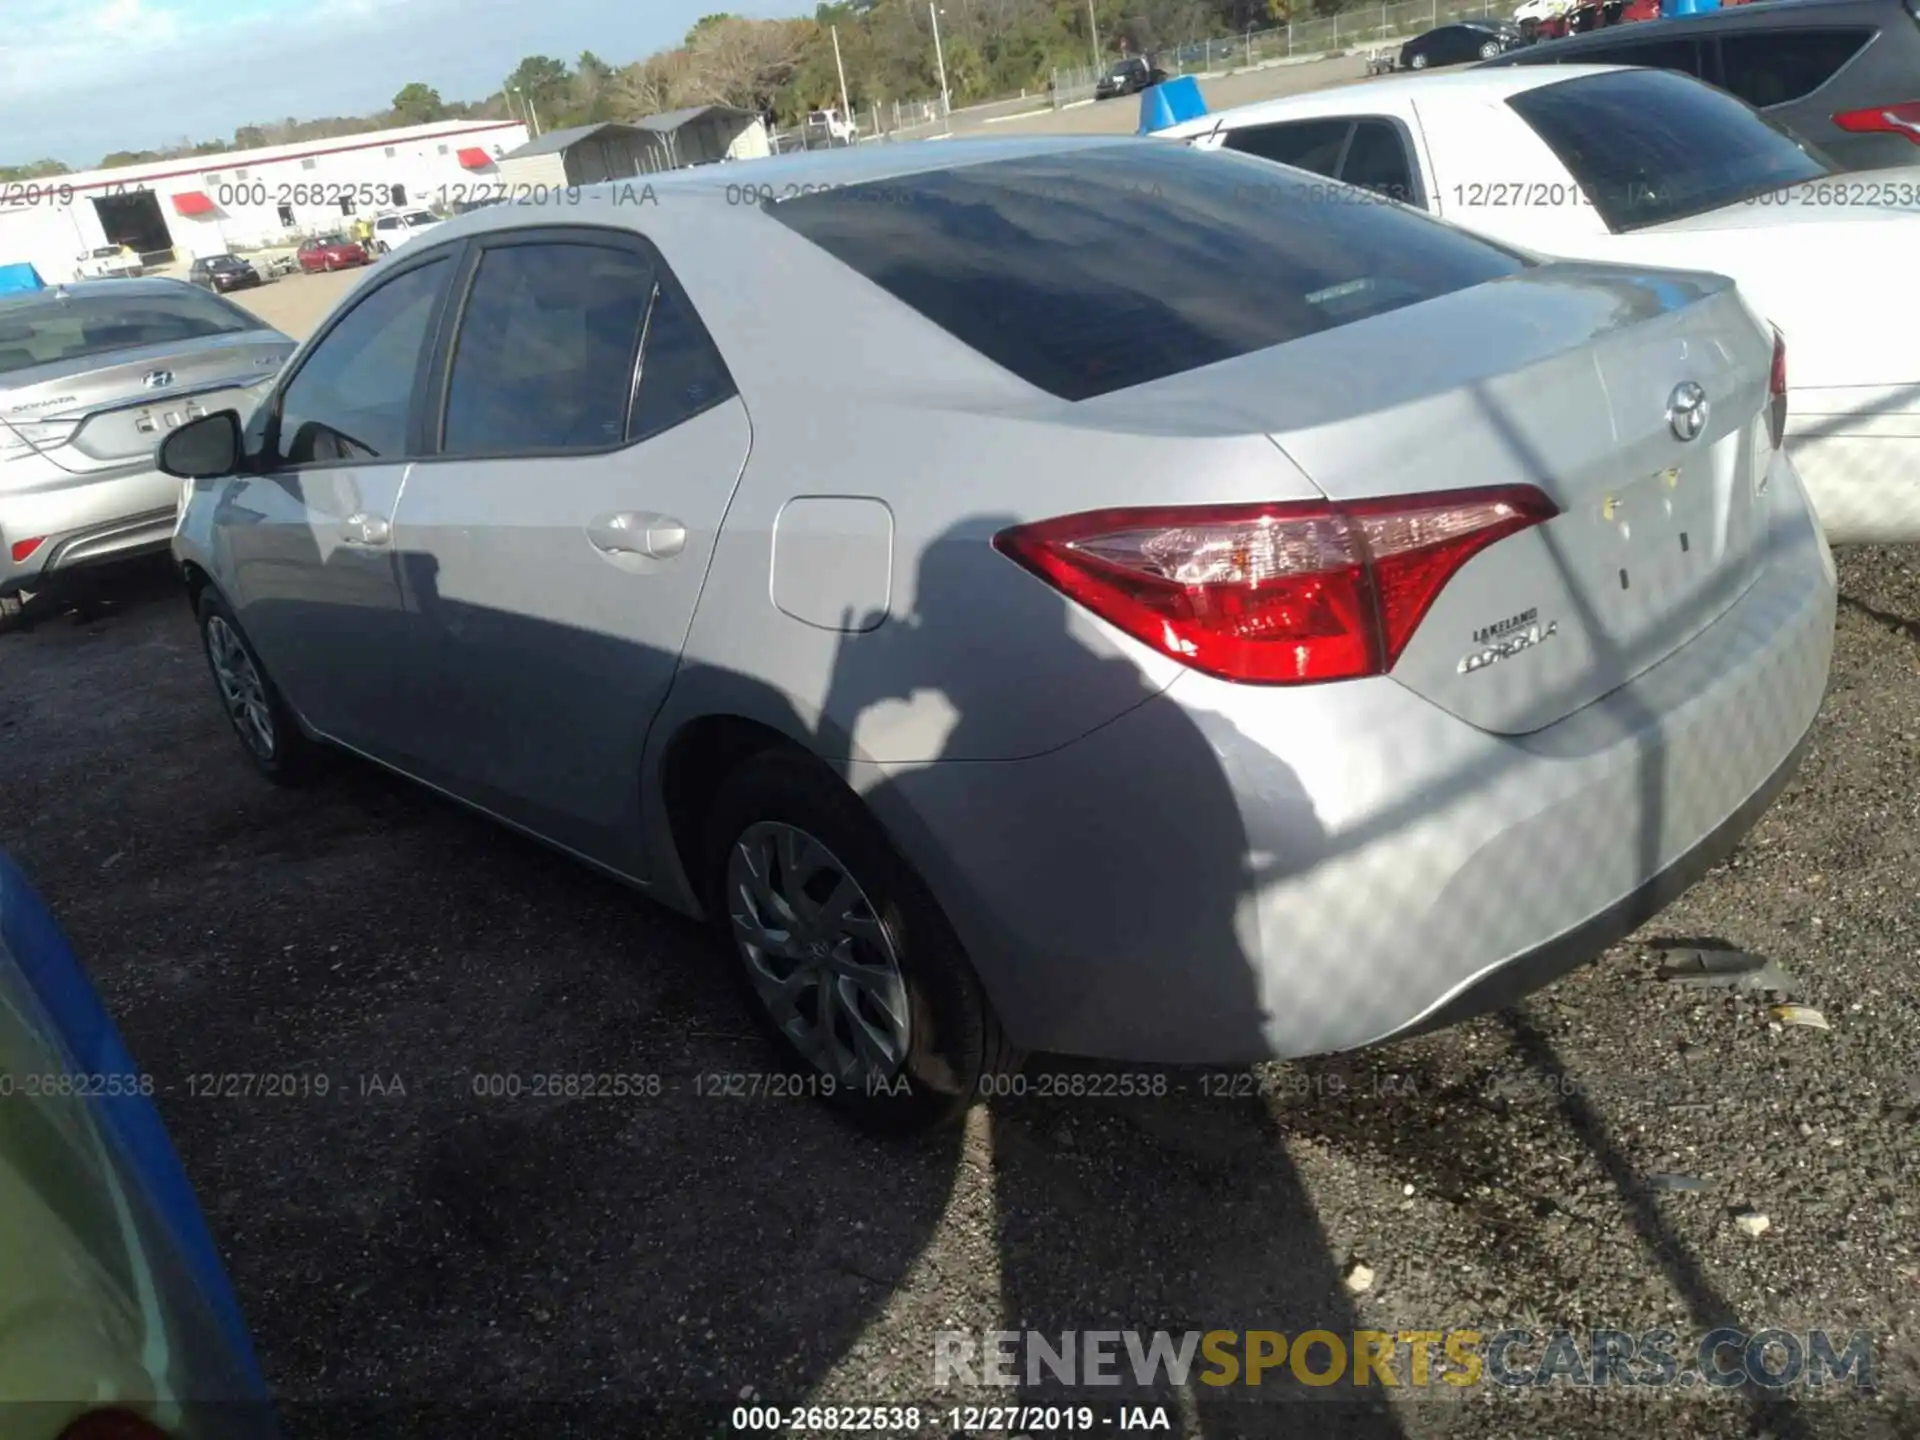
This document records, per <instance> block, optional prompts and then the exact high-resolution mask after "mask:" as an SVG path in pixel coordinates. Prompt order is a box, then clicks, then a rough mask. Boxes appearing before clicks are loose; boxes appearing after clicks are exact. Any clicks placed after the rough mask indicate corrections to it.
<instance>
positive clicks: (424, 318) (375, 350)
mask: <svg viewBox="0 0 1920 1440" xmlns="http://www.w3.org/2000/svg"><path fill="white" fill-rule="evenodd" d="M447 264H448V262H447V261H446V260H444V259H435V260H432V261H429V262H428V263H427V264H424V265H421V266H418V267H416V268H414V269H412V270H408V271H406V272H404V273H403V274H400V275H396V276H394V277H393V278H392V279H391V280H389V281H387V283H385V284H384V285H381V286H380V287H379V288H377V289H375V290H374V291H372V292H371V293H370V294H368V295H367V296H366V297H365V298H364V299H362V300H360V301H359V303H357V304H356V305H355V306H354V307H353V309H351V310H349V311H348V312H347V313H346V314H345V315H344V316H342V317H341V319H340V321H339V323H337V324H336V325H335V326H334V327H333V328H332V329H331V330H329V331H328V332H327V334H326V335H325V336H324V337H323V338H322V339H321V341H320V343H319V344H318V345H316V346H315V347H314V348H313V351H312V353H311V354H309V355H308V356H307V357H306V359H305V360H304V361H302V362H301V365H300V369H299V370H298V371H297V372H296V373H295V374H294V376H293V378H292V379H291V380H290V381H289V382H288V383H287V386H286V389H285V390H284V391H282V393H281V398H280V403H279V413H278V423H277V425H276V427H275V429H276V432H277V434H276V441H277V446H276V448H277V450H278V454H279V459H280V461H281V463H283V464H286V465H322V464H328V463H334V462H339V461H343V460H364V461H371V460H393V459H398V458H401V457H403V456H404V455H405V454H406V451H407V414H408V409H409V406H410V405H411V402H412V399H413V389H414V379H415V376H416V375H417V374H418V372H419V368H420V358H421V355H422V353H423V352H424V351H425V349H426V346H427V332H428V327H429V326H430V325H431V324H432V322H433V315H434V309H435V306H436V305H437V303H438V301H439V298H440V291H441V287H442V286H443V285H444V284H445V281H446V276H447Z"/></svg>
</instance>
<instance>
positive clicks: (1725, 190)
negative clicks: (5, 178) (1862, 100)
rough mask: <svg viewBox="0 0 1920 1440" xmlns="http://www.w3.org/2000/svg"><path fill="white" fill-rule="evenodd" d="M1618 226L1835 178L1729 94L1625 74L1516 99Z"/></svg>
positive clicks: (1670, 78) (1673, 79)
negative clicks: (1812, 181)
mask: <svg viewBox="0 0 1920 1440" xmlns="http://www.w3.org/2000/svg"><path fill="white" fill-rule="evenodd" d="M1507 104H1509V105H1511V106H1512V107H1513V109H1514V110H1515V112H1516V113H1518V114H1519V116H1520V118H1521V119H1522V120H1525V121H1526V122H1527V124H1528V125H1530V126H1532V127H1533V130H1534V133H1536V134H1537V135H1539V137H1540V138H1541V139H1542V140H1544V141H1546V142H1547V146H1548V148H1550V149H1551V150H1552V151H1553V153H1554V154H1555V155H1557V156H1558V157H1559V159H1560V163H1561V164H1563V165H1565V166H1566V167H1567V170H1568V172H1569V173H1570V174H1572V176H1573V178H1574V179H1575V180H1576V181H1578V182H1579V184H1580V188H1581V189H1582V190H1584V191H1586V194H1587V198H1588V199H1589V200H1591V201H1592V202H1593V208H1594V209H1595V210H1597V211H1599V212H1600V218H1601V219H1602V220H1605V221H1606V222H1607V225H1608V226H1609V227H1610V228H1611V229H1614V230H1640V229H1644V228H1645V227H1646V226H1649V225H1659V224H1662V223H1664V222H1666V221H1668V220H1680V219H1684V218H1685V217H1686V216H1689V215H1700V214H1704V213H1705V212H1706V211H1709V210H1718V209H1720V208H1721V207H1722V206H1726V205H1737V204H1739V203H1740V202H1742V201H1745V200H1751V199H1754V198H1755V197H1757V196H1760V195H1763V194H1765V193H1767V192H1768V191H1770V190H1775V189H1778V188H1780V187H1782V186H1786V185H1796V184H1799V183H1800V182H1802V181H1805V180H1815V179H1818V178H1819V177H1820V176H1822V175H1829V174H1833V173H1834V167H1833V165H1832V164H1831V162H1829V161H1828V160H1827V159H1826V157H1825V156H1823V155H1821V154H1820V153H1819V152H1818V151H1816V150H1814V149H1812V148H1811V147H1809V146H1807V145H1806V144H1805V143H1804V142H1802V141H1800V140H1798V139H1796V138H1795V137H1794V136H1793V135H1791V134H1789V133H1788V132H1787V131H1786V130H1784V129H1783V128H1781V127H1780V126H1778V125H1776V124H1774V123H1773V122H1772V121H1771V120H1768V119H1766V118H1764V117H1763V116H1761V115H1759V114H1758V113H1756V112H1755V111H1753V110H1751V109H1749V108H1748V107H1747V105H1746V104H1745V102H1743V101H1740V100H1736V99H1734V97H1733V96H1731V95H1729V94H1727V93H1726V92H1725V91H1724V90H1716V89H1715V88H1713V87H1712V86H1711V85H1706V84H1703V83H1701V82H1700V81H1698V80H1694V79H1692V78H1690V77H1688V76H1684V75H1676V74H1673V73H1672V72H1670V71H1666V70H1619V71H1614V72H1611V73H1609V74H1605V75H1588V76H1582V77H1580V78H1579V79H1575V80H1562V81H1559V82H1557V83H1555V84H1552V85H1542V86H1540V87H1539V88H1538V89H1535V90H1526V91H1522V92H1521V93H1520V94H1518V95H1513V96H1509V97H1508V99H1507Z"/></svg>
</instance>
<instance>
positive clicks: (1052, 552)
mask: <svg viewBox="0 0 1920 1440" xmlns="http://www.w3.org/2000/svg"><path fill="white" fill-rule="evenodd" d="M1558 513H1559V510H1558V508H1557V507H1556V506H1555V505H1554V503H1553V502H1552V501H1551V500H1549V499H1548V498H1547V497H1546V496H1545V495H1543V494H1541V493H1540V492H1539V491H1538V490H1536V489H1534V488H1533V487H1531V486H1513V487H1508V488H1502V489H1493V490H1456V491H1449V492H1445V493H1441V494H1434V495H1411V496H1402V497H1399V498H1396V499H1391V500H1368V501H1362V502H1356V503H1350V504H1333V505H1328V504H1320V503H1311V504H1305V505H1295V504H1283V505H1198V506H1183V507H1178V508H1166V509H1146V510H1102V511H1096V512H1093V513H1091V514H1083V515H1069V516H1065V517H1063V518H1061V519H1057V520H1043V521H1041V522H1039V523H1038V524H1034V525H1022V526H1018V527H1016V528H1015V529H1012V530H1005V531H1002V532H1001V533H1000V534H998V535H996V536H994V540H993V543H994V548H995V549H997V550H999V551H1000V552H1001V553H1002V554H1003V555H1006V556H1007V557H1008V558H1009V559H1011V560H1014V561H1016V562H1018V563H1019V564H1020V565H1022V566H1024V567H1025V568H1026V569H1028V570H1030V571H1032V572H1033V573H1034V574H1035V575H1037V576H1039V577H1040V579H1042V580H1044V581H1046V582H1047V583H1048V584H1049V585H1051V586H1053V587H1054V588H1055V589H1056V590H1059V591H1060V592H1061V593H1062V594H1064V595H1066V596H1067V597H1068V598H1069V599H1072V600H1075V601H1077V602H1079V603H1080V604H1081V605H1084V606H1085V607H1086V608H1087V609H1089V610H1091V611H1092V612H1093V613H1094V614H1095V615H1098V616H1099V617H1100V618H1101V619H1103V620H1105V621H1107V622H1108V623H1109V624H1112V625H1114V626H1117V627H1118V628H1119V629H1121V630H1124V631H1126V633H1127V634H1129V635H1131V636H1133V637H1134V638H1135V639H1136V640H1139V641H1142V642H1144V643H1145V644H1148V645H1151V646H1152V647H1153V648H1154V649H1156V650H1158V651H1160V652H1161V653H1162V654H1165V655H1170V656H1172V657H1173V658H1174V659H1176V660H1179V661H1180V662H1182V663H1183V664H1186V665H1190V666H1192V667H1193V668H1194V669H1196V670H1200V671H1204V672H1205V673H1207V674H1209V675H1217V676H1219V677H1220V678H1222V679H1225V680H1238V681H1246V682H1250V683H1254V684H1261V685H1301V684H1313V683H1317V682H1320V681H1325V680H1352V679H1357V678H1359V677H1360V676H1364V675H1380V674H1384V673H1386V672H1387V671H1388V670H1390V669H1392V668H1393V665H1394V662H1395V661H1397V660H1398V659H1399V658H1400V654H1401V652H1402V651H1403V650H1405V649H1406V646H1407V642H1408V641H1409V640H1411V639H1412V638H1413V633H1414V631H1415V630H1417V629H1418V628H1419V626H1420V622H1421V620H1422V619H1424V618H1425V616H1426V613H1427V610H1428V609H1429V607H1431V606H1432V604H1433V601H1434V597H1436V596H1437V595H1439V593H1440V592H1441V590H1442V589H1444V588H1445V587H1446V584H1447V582H1448V581H1449V580H1451V579H1452V578H1453V577H1454V575H1455V574H1457V573H1458V572H1459V570H1460V568H1461V567H1462V566H1463V565H1465V564H1466V563H1467V562H1468V561H1469V560H1471V559H1472V558H1473V557H1474V556H1475V555H1477V554H1479V553H1480V552H1481V551H1482V550H1485V549H1486V548H1487V547H1488V546H1489V545H1492V544H1494V543H1495V542H1496V541H1499V540H1502V539H1505V538H1506V537H1507V536H1509V535H1512V534H1514V533H1515V532H1517V531H1520V530H1525V529H1528V528H1530V527H1532V526H1534V525H1538V524H1541V523H1542V522H1544V521H1547V520H1551V519H1552V518H1553V517H1554V516H1555V515H1557V514H1558Z"/></svg>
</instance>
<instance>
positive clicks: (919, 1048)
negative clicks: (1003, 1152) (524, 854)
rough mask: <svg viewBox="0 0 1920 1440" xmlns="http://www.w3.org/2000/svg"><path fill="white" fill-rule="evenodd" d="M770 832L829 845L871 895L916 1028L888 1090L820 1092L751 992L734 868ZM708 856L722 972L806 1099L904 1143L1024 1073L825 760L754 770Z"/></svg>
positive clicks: (928, 913) (883, 843)
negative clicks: (727, 970) (771, 828)
mask: <svg viewBox="0 0 1920 1440" xmlns="http://www.w3.org/2000/svg"><path fill="white" fill-rule="evenodd" d="M765 824H775V825H784V826H791V827H794V828H795V829H798V830H801V831H804V832H805V833H806V834H807V835H808V836H810V837H811V838H813V839H814V840H816V841H818V842H819V843H820V844H821V845H822V846H824V847H825V848H826V850H827V851H828V852H830V856H831V858H832V859H834V860H835V861H837V862H838V864H839V866H840V867H842V868H843V869H844V871H845V873H846V875H847V876H849V877H850V878H851V879H852V880H853V881H854V882H855V884H856V885H858V887H859V889H860V890H861V891H863V892H864V894H865V898H866V900H867V902H868V903H869V904H870V906H871V910H872V914H873V917H874V918H875V919H877V920H878V922H879V925H880V927H881V928H882V929H883V930H884V932H885V935H886V937H887V939H888V941H889V942H890V943H891V947H892V952H893V958H894V960H895V962H896V963H897V966H898V971H899V975H900V979H901V980H902V982H904V989H905V996H906V1010H907V1014H908V1017H909V1019H908V1031H907V1044H906V1047H905V1055H904V1058H903V1059H901V1060H900V1062H899V1063H898V1064H897V1065H895V1066H894V1067H893V1069H892V1073H891V1074H889V1075H887V1076H885V1077H883V1080H882V1082H881V1083H877V1084H875V1083H852V1084H849V1083H842V1082H841V1081H840V1080H839V1079H838V1077H835V1080H834V1083H833V1085H832V1086H831V1093H830V1094H829V1093H824V1087H823V1086H822V1083H821V1077H823V1076H826V1075H829V1074H831V1073H832V1072H831V1071H830V1070H829V1069H828V1068H827V1067H825V1066H823V1065H820V1064H818V1063H816V1062H815V1061H814V1060H812V1059H810V1058H809V1057H808V1056H807V1055H806V1053H805V1052H804V1051H803V1050H802V1049H801V1048H800V1047H799V1046H798V1045H797V1044H796V1043H795V1041H794V1040H793V1039H792V1038H790V1037H789V1036H788V1035H787V1034H786V1033H784V1032H783V1031H782V1030H781V1028H780V1026H779V1024H778V1023H777V1022H776V1020H775V1018H774V1016H773V1013H772V1011H771V1010H770V1009H769V1008H768V1005H767V1003H766V1002H765V1001H764V1000H762V999H761V996H760V994H759V991H758V990H756V988H755V986H754V982H753V978H752V975H751V974H750V970H749V961H748V959H747V952H746V948H745V946H744V945H743V944H742V943H740V941H739V940H737V939H736V936H735V931H734V922H733V917H732V906H731V905H730V903H729V902H730V900H731V899H732V898H733V897H732V895H731V894H730V893H729V892H730V886H729V881H728V865H729V863H730V861H731V860H732V858H733V855H734V851H735V847H736V845H738V844H739V843H740V842H741V841H742V840H743V839H747V838H749V836H750V834H751V833H753V831H754V827H756V826H760V825H765ZM702 854H703V855H704V857H705V860H706V866H705V875H706V885H705V887H704V889H705V896H704V898H705V900H706V903H707V907H708V913H709V915H710V917H711V919H712V924H713V927H714V931H715V934H716V935H717V937H718V938H719V941H720V944H721V946H722V948H723V949H724V951H725V953H726V956H727V963H728V964H729V965H730V966H731V967H732V968H733V971H734V973H735V975H736V976H737V977H738V979H739V981H740V988H741V990H742V992H743V993H744V994H745V996H746V1003H747V1005H748V1007H749V1009H750V1010H751V1011H752V1013H753V1016H754V1019H755V1021H756V1023H758V1025H759V1026H760V1028H761V1029H762V1030H763V1031H764V1032H765V1033H766V1035H767V1037H768V1039H769V1040H770V1041H771V1042H772V1043H773V1045H774V1047H775V1048H776V1050H777V1051H778V1053H779V1055H780V1057H781V1060H782V1062H783V1064H784V1065H785V1066H786V1067H787V1068H788V1070H789V1071H790V1072H791V1073H792V1074H794V1075H796V1076H798V1077H801V1078H802V1080H803V1081H805V1082H807V1083H806V1086H805V1089H804V1092H803V1093H810V1094H818V1095H820V1096H821V1098H823V1099H825V1100H827V1101H828V1103H829V1104H831V1105H832V1106H833V1107H834V1108H835V1109H837V1110H838V1111H840V1113H841V1114H843V1115H844V1116H846V1117H847V1118H848V1119H850V1120H851V1121H853V1123H855V1124H856V1125H858V1126H859V1127H860V1128H861V1129H863V1130H867V1131H870V1132H872V1133H875V1134H883V1135H905V1134H911V1133H914V1132H916V1131H922V1130H927V1129H931V1128H933V1127H936V1126H940V1125H945V1124H949V1123H952V1122H954V1121H957V1120H958V1119H959V1118H960V1117H962V1116H963V1115H965V1114H966V1112H967V1110H968V1108H969V1107H970V1106H971V1105H972V1103H973V1101H974V1099H975V1097H977V1096H979V1095H980V1094H981V1093H983V1091H984V1090H986V1089H989V1088H991V1087H990V1085H989V1084H988V1082H989V1080H990V1078H991V1077H993V1076H996V1075H1002V1074H1008V1073H1011V1072H1012V1071H1014V1070H1017V1069H1018V1068H1019V1065H1020V1061H1021V1057H1020V1055H1019V1053H1018V1052H1017V1051H1016V1050H1015V1049H1014V1048H1013V1046H1012V1044H1011V1042H1009V1041H1008V1039H1007V1037H1006V1033H1005V1032H1004V1031H1003V1030H1002V1029H1001V1028H1000V1022H999V1020H998V1019H997V1018H996V1017H995V1015H994V1013H993V1007H992V1006H991V1005H990V1004H989V1003H988V1000H987V996H986V992H985V990H984V989H983V988H982V987H981V985H980V981H979V978H978V977H977V976H976V975H975V974H974V971H973V967H972V965H970V964H969V963H968V961H967V957H966V952H965V951H964V950H963V949H962V948H961V945H960V941H959V938H958V937H957V936H956V935H955V934H954V933H953V929H952V927H951V926H950V925H949V924H948V923H947V918H946V916H945V915H943V914H942V913H941V911H940V907H939V905H938V904H937V903H936V902H935V901H934V899H933V896H932V895H931V894H930V893H929V892H928V890H927V888H926V886H925V884H924V883H922V881H921V880H920V878H919V877H918V876H917V875H915V874H914V873H913V871H912V869H911V868H910V867H909V866H908V865H907V864H906V862H905V861H903V860H902V859H901V858H900V856H899V855H898V853H897V852H896V851H895V850H894V848H893V846H892V844H891V843H889V841H888V840H887V838H886V835H885V834H884V833H883V832H882V831H881V829H880V827H879V825H878V824H877V823H876V822H875V821H874V819H873V818H872V816H871V815H870V814H869V813H868V811H867V809H866V807H865V806H864V805H863V804H862V803H861V802H860V800H859V798H858V797H857V796H856V795H854V793H853V792H852V791H851V790H849V789H848V788H847V787H846V785H845V784H844V783H843V782H842V781H841V780H840V778H839V777H838V776H837V775H835V774H833V773H832V772H831V771H830V770H828V769H827V768H826V766H824V765H822V764H821V763H820V762H819V761H818V760H816V759H814V758H813V757H812V756H810V755H806V754H803V753H801V752H799V751H796V750H774V751H767V752H764V753H762V754H760V755H758V756H755V757H754V758H753V759H751V760H749V761H748V762H747V763H746V764H745V765H744V766H742V767H741V768H740V769H739V770H738V771H736V772H735V773H734V774H733V775H732V776H730V777H729V778H728V779H727V781H726V783H725V784H723V785H722V786H721V788H720V793H719V794H718V795H717V796H716V797H715V799H714V803H713V806H712V808H711V810H710V812H709V820H708V825H707V833H706V837H705V846H704V848H703V851H702ZM842 1003H843V1005H844V1003H845V1002H844V1001H843V1002H842Z"/></svg>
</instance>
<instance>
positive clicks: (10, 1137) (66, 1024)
mask: <svg viewBox="0 0 1920 1440" xmlns="http://www.w3.org/2000/svg"><path fill="white" fill-rule="evenodd" d="M159 1088H160V1087H159V1085H158V1084H157V1082H156V1081H155V1079H154V1077H153V1076H151V1075H149V1074H146V1073H143V1072H142V1071H141V1069H140V1067H139V1066H138V1065H137V1064H136V1063H135V1062H134V1060H133V1059H132V1057H131V1056H129V1055H128V1053H127V1050H126V1046H125V1045H124V1044H123V1043H122V1041H121V1039H120V1035H119V1033H118V1031H117V1030H116V1029H115V1027H114V1024H113V1021H112V1020H111V1019H110V1018H109V1017H108V1015H107V1012H106V1010H105V1008H104V1007H103V1006H102V1005H101V1003H100V999H99V996H98V995H97V994H96V993H95V991H94V988H93V986H92V984H91V983H90V982H89V981H88V979H87V975H86V972H85V970H83V969H82V968H81V965H80V962H79V961H78V959H77V958H76V957H75V956H74V953H73V951H72V949H71V948H70V947H69V946H68V944H67V942H66V939H65V937H64V936H63V935H62V934H61V933H60V929H59V926H58V925H57V924H56V923H55V921H54V919H53V917H52V915H51V914H50V913H49V912H48V910H47V909H46V906H45V905H44V904H43V903H42V902H41V900H40V899H39V897H38V896H36V895H35V894H34V892H33V889H32V888H31V886H29V884H28V883H27V880H26V877H25V876H24V875H23V874H22V873H21V872H20V870H19V868H18V867H17V866H16V865H15V864H14V863H13V861H12V860H11V859H9V858H8V857H7V856H6V855H4V854H0V1274H4V1275H5V1276H6V1283H5V1284H4V1285H0V1407H4V1410H5V1413H6V1416H7V1422H6V1434H7V1436H8V1437H9V1440H270V1437H272V1436H273V1435H275V1434H276V1427H275V1423H274V1416H273V1410H272V1404H271V1400H270V1398H269V1396H268V1393H267V1388H266V1384H265V1382H264V1380H263V1379H262V1377H261V1374H260V1370H259V1366H258V1365H257V1364H256V1362H255V1360H254V1354H253V1346H252V1342H251V1340H250V1339H249V1337H248V1333H247V1326H246V1322H245V1320H244V1319H243V1318H242V1316H241V1311H240V1306H239V1302H238V1301H237V1300H236V1299H235V1298H234V1294H233V1290H232V1287H231V1285H230V1284H229V1283H228V1280H227V1276H226V1272H225V1269H224V1268H223V1267H222V1265H221V1263H220V1255H219V1251H218V1250H217V1249H216V1248H215V1245H214V1242H213V1238H212V1236H211V1235H210V1234H209V1233H208V1230H207V1225H206V1221H205V1219H204V1218H203V1216H202V1214H201V1211H200V1207H199V1205H198V1204H197V1203H196V1201H195V1199H194V1195H193V1189H192V1187H191V1186H190V1185H189V1183H188V1181H187V1177H186V1174H185V1172H184V1171H183V1170H182V1169H181V1167H180V1161H179V1159H178V1157H177V1156H176V1155H175V1154H174V1150H173V1146H172V1144H171V1143H170V1142H169V1140H168V1138H167V1132H166V1129H165V1127H164V1126H163V1125H162V1124H161V1121H160V1116H159V1113H158V1112H157V1111H156V1110H155V1108H154V1101H153V1097H154V1095H155V1094H156V1093H157V1091H158V1090H159Z"/></svg>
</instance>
